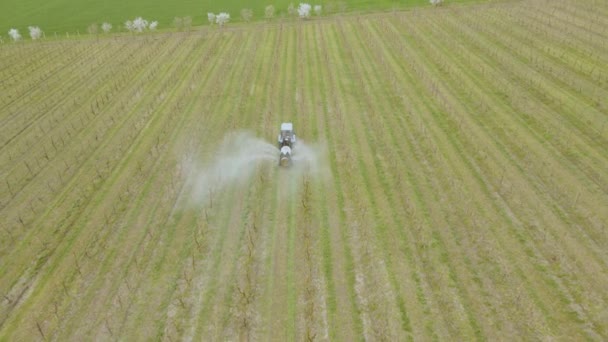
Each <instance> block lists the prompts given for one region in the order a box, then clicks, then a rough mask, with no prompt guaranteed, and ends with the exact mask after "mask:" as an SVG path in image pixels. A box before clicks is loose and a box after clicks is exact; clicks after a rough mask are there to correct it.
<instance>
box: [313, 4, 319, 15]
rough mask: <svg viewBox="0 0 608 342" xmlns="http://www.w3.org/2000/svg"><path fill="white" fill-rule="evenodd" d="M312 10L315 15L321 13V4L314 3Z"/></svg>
mask: <svg viewBox="0 0 608 342" xmlns="http://www.w3.org/2000/svg"><path fill="white" fill-rule="evenodd" d="M314 10H315V14H316V15H321V5H315V7H314Z"/></svg>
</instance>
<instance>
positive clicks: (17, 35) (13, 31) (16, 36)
mask: <svg viewBox="0 0 608 342" xmlns="http://www.w3.org/2000/svg"><path fill="white" fill-rule="evenodd" d="M8 35H9V36H10V37H11V39H12V40H13V41H15V42H16V41H18V40H21V34H20V33H19V30H17V29H14V28H12V29H10V30H9V31H8Z"/></svg>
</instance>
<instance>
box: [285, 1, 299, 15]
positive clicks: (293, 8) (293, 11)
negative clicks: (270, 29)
mask: <svg viewBox="0 0 608 342" xmlns="http://www.w3.org/2000/svg"><path fill="white" fill-rule="evenodd" d="M287 14H289V15H290V16H295V15H296V14H298V10H297V9H296V6H294V4H293V3H291V4H289V6H287Z"/></svg>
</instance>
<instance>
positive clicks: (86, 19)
mask: <svg viewBox="0 0 608 342" xmlns="http://www.w3.org/2000/svg"><path fill="white" fill-rule="evenodd" d="M465 1H471V0H452V2H465ZM290 3H293V4H294V5H295V6H297V5H298V3H299V2H298V1H289V0H268V1H266V0H255V1H245V0H225V1H221V2H220V1H213V0H175V1H169V0H149V1H144V0H133V1H124V0H104V1H97V0H79V1H74V0H47V1H41V0H3V1H0V35H2V36H5V37H6V32H8V30H9V29H10V28H13V27H14V28H17V29H19V30H20V31H21V32H22V33H26V29H27V27H28V26H31V25H35V26H40V28H42V30H43V31H45V33H46V34H47V35H53V34H54V33H57V34H60V35H62V34H65V32H69V33H76V32H77V31H79V32H80V33H81V34H84V33H86V32H87V28H88V27H89V25H91V24H93V23H97V24H101V23H102V22H109V23H111V24H112V25H114V32H116V30H117V29H120V30H122V31H124V28H123V26H124V25H123V24H124V22H125V21H126V20H128V19H133V18H135V17H137V16H142V17H144V18H146V19H148V20H157V21H159V22H160V28H161V29H166V28H170V27H172V25H173V19H174V18H175V17H186V16H190V17H192V20H193V25H195V26H198V25H207V12H214V13H217V12H220V11H225V12H229V13H230V14H231V16H232V21H240V20H241V17H240V12H241V10H242V9H244V8H250V9H252V10H253V15H254V17H253V18H254V20H260V19H263V18H264V8H265V7H266V6H268V5H273V6H274V7H275V8H276V11H277V12H276V16H277V17H281V16H283V15H287V7H288V6H289V4H290ZM310 3H311V4H320V5H322V6H323V7H324V8H325V10H326V11H329V12H343V11H345V10H346V11H369V10H378V9H390V8H403V7H410V6H418V5H425V6H426V5H428V1H427V0H336V1H327V0H324V1H321V0H319V1H317V2H315V1H312V2H310ZM25 36H26V35H24V37H25Z"/></svg>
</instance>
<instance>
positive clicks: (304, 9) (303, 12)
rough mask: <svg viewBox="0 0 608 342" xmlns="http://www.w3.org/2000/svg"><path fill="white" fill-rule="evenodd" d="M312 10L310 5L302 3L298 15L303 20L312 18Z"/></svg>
mask: <svg viewBox="0 0 608 342" xmlns="http://www.w3.org/2000/svg"><path fill="white" fill-rule="evenodd" d="M311 9H312V7H311V6H310V4H307V3H301V4H300V6H298V15H299V16H300V18H302V19H307V18H310V10H311Z"/></svg>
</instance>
